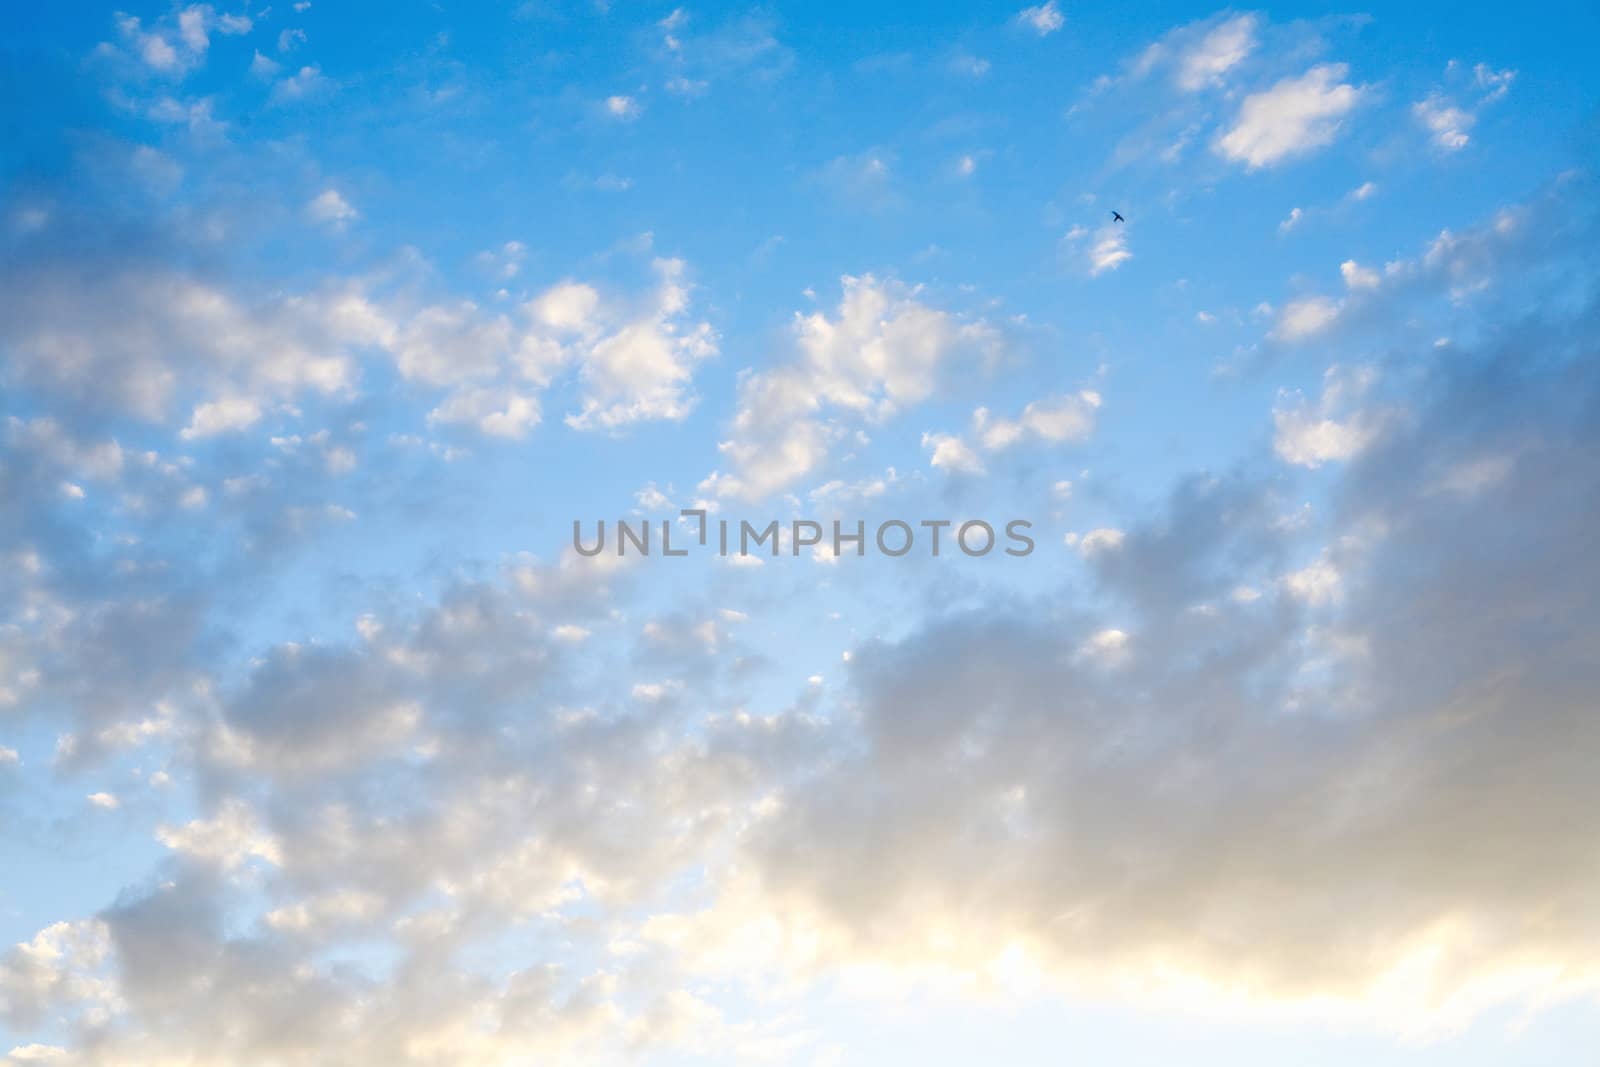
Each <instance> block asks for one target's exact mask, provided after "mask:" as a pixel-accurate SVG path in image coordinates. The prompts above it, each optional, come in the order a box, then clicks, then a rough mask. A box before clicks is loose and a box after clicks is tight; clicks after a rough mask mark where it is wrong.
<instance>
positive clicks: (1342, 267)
mask: <svg viewBox="0 0 1600 1067" xmlns="http://www.w3.org/2000/svg"><path fill="white" fill-rule="evenodd" d="M1339 274H1340V275H1341V276H1342V277H1343V278H1344V284H1345V285H1346V286H1348V287H1349V288H1351V289H1376V288H1377V287H1378V284H1379V283H1380V282H1381V281H1382V279H1381V278H1380V277H1379V275H1378V272H1377V271H1375V270H1373V269H1372V268H1371V267H1363V266H1362V265H1361V264H1359V263H1357V262H1356V261H1355V260H1353V259H1347V260H1345V261H1344V262H1343V263H1341V264H1339Z"/></svg>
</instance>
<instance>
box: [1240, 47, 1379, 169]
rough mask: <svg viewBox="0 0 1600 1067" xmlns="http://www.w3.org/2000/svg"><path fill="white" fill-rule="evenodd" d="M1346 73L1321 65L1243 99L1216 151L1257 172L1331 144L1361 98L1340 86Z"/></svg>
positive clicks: (1336, 66)
mask: <svg viewBox="0 0 1600 1067" xmlns="http://www.w3.org/2000/svg"><path fill="white" fill-rule="evenodd" d="M1348 71H1349V68H1348V67H1346V66H1345V65H1344V64H1343V63H1325V64H1323V65H1321V66H1317V67H1312V68H1311V69H1310V70H1308V71H1306V73H1304V74H1302V75H1300V76H1299V77H1298V78H1284V79H1283V80H1282V81H1280V82H1278V83H1277V84H1276V85H1274V86H1273V87H1272V88H1270V89H1268V90H1266V91H1265V92H1260V93H1252V94H1251V95H1250V96H1247V97H1245V99H1244V103H1243V104H1241V105H1240V107H1239V114H1238V117H1237V118H1236V119H1235V121H1234V125H1233V128H1232V129H1230V130H1228V131H1227V132H1226V133H1224V134H1223V135H1222V136H1221V137H1220V138H1218V139H1217V142H1216V149H1217V151H1218V152H1219V153H1221V154H1222V155H1223V156H1225V157H1227V158H1228V159H1232V160H1236V161H1238V162H1241V163H1244V164H1246V165H1248V166H1250V167H1252V168H1255V167H1267V166H1272V165H1273V164H1275V163H1280V162H1283V161H1284V160H1286V159H1291V158H1293V157H1295V156H1299V155H1304V154H1306V153H1308V152H1311V151H1314V150H1316V149H1318V148H1321V147H1324V146H1325V145H1328V144H1331V143H1332V142H1333V139H1334V138H1335V137H1336V136H1337V135H1338V133H1339V129H1340V127H1341V125H1342V122H1343V119H1344V117H1345V116H1346V115H1348V114H1349V113H1350V112H1351V111H1352V110H1353V109H1354V108H1355V107H1356V105H1357V104H1358V103H1360V102H1361V99H1362V95H1363V90H1362V89H1359V88H1357V87H1356V86H1353V85H1351V84H1349V83H1348V82H1346V81H1344V78H1345V75H1346V74H1347V73H1348Z"/></svg>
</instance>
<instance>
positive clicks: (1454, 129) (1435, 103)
mask: <svg viewBox="0 0 1600 1067" xmlns="http://www.w3.org/2000/svg"><path fill="white" fill-rule="evenodd" d="M1411 111H1412V114H1414V115H1416V117H1417V121H1418V122H1420V123H1422V125H1423V126H1425V127H1427V129H1428V132H1429V133H1430V134H1431V135H1432V137H1433V143H1434V144H1435V145H1437V146H1438V147H1440V148H1442V149H1444V150H1445V151H1447V152H1456V151H1459V150H1461V149H1463V148H1465V147H1466V146H1467V142H1468V141H1470V140H1472V138H1471V137H1469V136H1468V131H1470V130H1471V129H1472V127H1473V126H1474V125H1476V124H1477V121H1478V117H1477V116H1476V115H1474V114H1472V113H1471V112H1470V111H1464V110H1462V109H1461V108H1459V107H1457V106H1455V105H1454V104H1453V103H1451V102H1450V101H1449V100H1448V99H1446V98H1445V97H1444V96H1443V95H1441V94H1439V93H1434V94H1433V95H1431V96H1429V97H1428V98H1427V99H1425V100H1418V101H1417V102H1416V103H1415V104H1413V105H1412V107H1411Z"/></svg>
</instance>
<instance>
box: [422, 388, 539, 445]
mask: <svg viewBox="0 0 1600 1067" xmlns="http://www.w3.org/2000/svg"><path fill="white" fill-rule="evenodd" d="M539 418H540V410H539V400H538V398H537V397H535V396H531V395H529V394H527V393H521V392H517V391H515V390H513V389H509V388H504V387H483V386H462V387H461V388H459V389H456V390H454V391H452V392H451V393H450V395H449V396H447V397H446V398H445V399H444V402H443V403H441V404H440V405H439V406H438V407H436V408H434V409H433V410H432V411H430V412H429V413H428V422H429V424H430V425H438V424H445V425H450V424H466V425H470V426H475V427H476V428H477V429H478V431H479V432H480V433H482V434H484V435H485V436H488V437H503V438H506V439H508V440H512V441H520V440H522V439H523V438H524V437H526V436H527V435H528V431H529V430H531V429H533V428H534V427H535V426H537V425H539Z"/></svg>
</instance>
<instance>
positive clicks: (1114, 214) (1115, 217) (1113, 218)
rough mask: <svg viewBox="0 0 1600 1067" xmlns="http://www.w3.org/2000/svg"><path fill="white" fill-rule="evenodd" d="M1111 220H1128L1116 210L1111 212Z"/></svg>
mask: <svg viewBox="0 0 1600 1067" xmlns="http://www.w3.org/2000/svg"><path fill="white" fill-rule="evenodd" d="M1111 221H1112V222H1127V221H1128V220H1127V219H1125V218H1123V217H1122V216H1121V215H1119V214H1117V213H1116V212H1115V211H1113V212H1112V213H1111Z"/></svg>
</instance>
